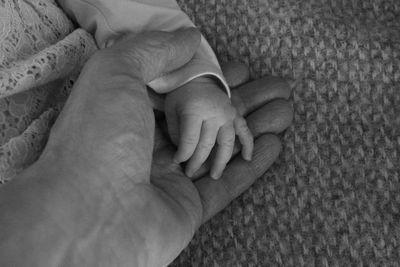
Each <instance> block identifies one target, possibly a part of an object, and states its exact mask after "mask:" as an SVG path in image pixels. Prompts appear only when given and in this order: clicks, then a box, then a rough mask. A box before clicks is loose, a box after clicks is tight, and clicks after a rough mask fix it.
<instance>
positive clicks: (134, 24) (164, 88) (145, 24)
mask: <svg viewBox="0 0 400 267" xmlns="http://www.w3.org/2000/svg"><path fill="white" fill-rule="evenodd" d="M59 3H60V4H61V6H62V7H63V8H64V10H65V11H66V12H67V13H68V14H69V15H70V17H72V18H74V19H75V20H76V21H77V23H78V24H79V25H80V26H81V27H82V28H84V29H85V30H87V31H88V32H90V33H92V34H93V35H94V36H95V39H96V41H97V44H98V45H99V47H105V46H107V45H108V44H110V43H112V40H113V39H114V38H116V37H117V36H119V35H120V34H123V33H126V32H130V33H134V34H137V33H140V32H148V31H168V32H171V31H174V30H177V29H180V28H187V27H193V26H194V25H193V23H192V22H191V20H190V19H189V17H188V16H187V15H186V14H185V13H184V12H182V10H181V9H180V7H179V6H178V4H177V3H176V1H175V0H113V1H110V0H59ZM203 75H210V76H214V77H215V78H217V79H218V80H219V81H220V82H221V84H222V85H223V86H224V88H225V89H226V92H227V94H228V95H230V92H229V87H228V85H227V83H226V82H225V79H224V77H223V75H222V71H221V68H220V66H219V64H218V60H217V58H216V56H215V54H214V52H213V50H212V49H211V47H210V45H209V44H208V43H207V41H206V40H205V39H204V37H202V39H201V44H200V47H199V49H198V51H197V53H196V54H195V56H194V57H193V59H192V60H191V61H190V62H189V63H187V64H186V65H185V66H184V67H182V68H180V69H178V70H176V71H174V72H172V73H168V74H166V75H164V76H163V77H161V78H158V79H156V80H154V81H152V82H150V84H149V86H150V87H151V88H153V89H154V90H155V91H156V92H157V93H167V92H169V91H171V90H173V89H176V88H178V87H180V86H181V85H183V84H185V83H187V82H188V81H190V80H192V79H194V78H196V77H199V76H203Z"/></svg>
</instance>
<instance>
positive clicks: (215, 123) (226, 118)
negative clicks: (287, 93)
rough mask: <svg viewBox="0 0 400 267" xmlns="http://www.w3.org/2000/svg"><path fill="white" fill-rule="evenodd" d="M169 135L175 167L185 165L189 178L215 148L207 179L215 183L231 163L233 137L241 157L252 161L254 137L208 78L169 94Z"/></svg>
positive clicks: (194, 81) (166, 102)
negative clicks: (175, 150)
mask: <svg viewBox="0 0 400 267" xmlns="http://www.w3.org/2000/svg"><path fill="white" fill-rule="evenodd" d="M165 113H166V118H167V124H168V132H169V134H170V137H171V139H172V141H173V142H174V143H175V144H177V145H178V151H177V152H176V154H175V156H174V160H175V162H177V163H181V162H184V161H187V160H189V159H190V160H189V161H188V162H187V165H186V171H185V172H186V175H187V176H189V177H191V176H192V175H193V174H194V173H195V172H196V171H197V170H198V169H199V168H200V167H201V165H202V164H203V163H204V162H205V161H206V159H207V158H208V156H209V155H210V152H211V150H212V149H213V147H214V145H215V144H217V145H218V146H217V148H216V154H215V158H214V162H213V164H212V167H211V171H210V176H211V177H212V178H214V179H218V178H219V177H220V176H221V174H222V172H223V170H224V169H225V167H226V164H227V163H228V161H229V160H230V158H231V156H232V152H233V148H234V144H235V134H236V135H238V137H239V141H240V143H241V144H242V156H243V158H244V159H246V160H251V155H252V153H253V135H252V134H251V132H250V130H249V128H248V127H247V124H246V121H245V119H244V118H243V117H242V116H240V115H239V114H238V113H237V111H236V109H235V108H234V107H233V106H232V105H231V101H230V99H229V97H228V95H227V94H226V93H225V92H224V91H223V90H222V89H221V88H219V86H218V85H217V83H216V82H215V81H213V80H212V79H210V78H205V77H200V78H196V79H195V80H192V81H191V82H189V83H187V84H185V85H183V86H182V87H180V88H178V89H176V90H174V91H172V92H170V93H169V94H168V95H167V96H166V99H165Z"/></svg>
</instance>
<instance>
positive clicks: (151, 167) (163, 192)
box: [0, 29, 292, 266]
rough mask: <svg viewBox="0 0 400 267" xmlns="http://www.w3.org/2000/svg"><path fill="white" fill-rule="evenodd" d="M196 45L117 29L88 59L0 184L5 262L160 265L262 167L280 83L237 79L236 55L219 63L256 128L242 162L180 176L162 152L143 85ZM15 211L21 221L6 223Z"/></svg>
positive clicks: (192, 35)
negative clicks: (30, 153) (35, 148)
mask: <svg viewBox="0 0 400 267" xmlns="http://www.w3.org/2000/svg"><path fill="white" fill-rule="evenodd" d="M199 42H200V35H199V33H198V32H197V31H196V30H193V29H189V30H183V31H177V32H175V33H161V32H153V33H146V34H141V35H139V36H135V37H134V38H133V37H132V36H129V35H128V36H126V37H125V38H123V39H121V40H119V41H118V42H117V43H116V44H115V45H114V46H112V47H111V48H108V49H105V50H102V51H100V52H99V53H98V54H96V55H95V56H94V57H93V58H92V59H91V60H90V61H89V62H88V64H87V65H86V66H85V68H84V70H83V71H82V73H81V76H80V78H79V79H78V81H77V83H76V84H75V87H74V89H73V91H72V93H71V95H70V97H69V99H68V101H67V103H66V105H65V107H64V109H63V111H62V113H61V114H60V116H59V118H58V120H57V121H56V124H55V125H54V127H53V130H52V132H51V135H50V138H49V141H48V144H47V146H46V148H45V151H44V153H43V155H42V156H41V158H40V159H39V160H38V162H37V163H35V164H34V165H33V166H32V167H31V168H29V169H28V170H27V171H26V172H25V173H23V174H22V175H21V177H19V178H17V179H15V181H16V182H11V183H9V184H8V185H7V186H4V187H2V188H1V189H0V190H1V192H0V207H2V205H1V204H2V203H13V209H10V210H3V213H2V214H3V216H2V217H1V218H0V224H1V225H3V226H4V227H6V228H7V229H8V231H6V232H7V233H5V235H6V236H3V240H4V242H3V243H0V251H2V252H1V254H0V259H2V260H1V261H2V262H3V263H5V266H9V265H12V266H24V264H28V265H31V266H36V265H37V266H71V265H72V266H165V265H167V264H168V263H170V262H171V261H172V260H173V259H174V258H175V257H176V256H178V255H179V253H180V252H181V251H182V250H183V249H184V248H185V247H186V245H187V244H188V243H189V241H190V240H191V238H192V237H193V235H194V232H195V231H196V230H197V229H198V227H199V226H200V225H201V224H202V223H204V222H205V221H207V220H208V219H209V218H211V217H212V216H213V215H215V214H216V213H217V212H219V211H220V210H222V209H223V208H224V207H226V206H227V205H228V204H229V203H230V202H231V201H232V200H233V199H235V198H236V197H237V196H239V195H240V194H241V193H242V192H243V191H245V190H246V189H247V188H248V187H249V186H251V184H253V182H254V181H255V180H256V179H257V178H259V177H260V176H262V175H263V173H264V172H265V171H266V170H267V169H268V168H269V167H270V165H271V164H272V163H273V162H274V161H275V159H276V158H277V156H278V155H279V152H280V149H281V144H280V141H279V139H278V138H277V137H276V135H275V134H277V133H279V132H281V131H283V130H284V129H285V128H286V127H288V125H289V124H290V122H291V119H292V110H291V106H290V104H289V102H288V100H287V99H288V98H289V95H290V90H289V87H288V86H287V84H286V83H285V82H283V81H282V80H280V79H277V78H263V79H261V80H257V81H254V82H251V83H246V82H247V79H248V71H247V69H246V68H245V67H243V65H238V64H227V65H224V72H225V75H226V77H227V80H228V81H231V82H230V83H231V85H232V87H237V88H236V89H234V90H233V92H232V93H233V97H232V101H233V104H234V105H235V106H236V107H237V109H238V110H239V112H240V113H241V115H243V116H245V117H246V120H247V123H248V126H249V128H250V129H251V131H252V133H253V135H254V136H255V137H256V139H255V145H254V153H253V159H252V160H251V161H245V160H243V159H242V158H241V157H240V155H238V156H236V157H234V158H233V159H232V161H231V162H230V163H229V164H228V166H227V168H226V169H225V171H224V173H223V174H222V177H221V178H220V179H219V180H217V181H215V180H213V179H211V178H210V177H209V176H208V175H207V170H208V169H209V164H207V163H206V164H204V165H203V167H202V168H201V169H200V170H199V171H198V172H197V173H196V175H195V180H190V179H189V178H188V177H186V176H185V174H184V173H183V169H182V166H180V165H178V164H176V163H174V162H173V161H172V158H173V154H174V152H175V151H176V148H175V147H174V146H173V145H172V143H171V142H170V141H169V139H168V138H167V137H166V136H165V134H164V133H163V132H162V131H161V129H162V127H156V125H163V124H165V123H163V121H162V118H160V119H159V121H158V123H157V124H156V123H155V119H154V113H153V110H152V108H151V105H150V101H149V99H148V95H147V92H146V87H145V84H146V83H147V82H148V81H150V80H152V79H154V78H156V77H158V76H159V75H161V74H162V73H165V72H168V71H172V70H173V69H176V68H179V67H180V66H182V65H183V64H185V63H186V62H187V61H188V60H189V59H190V58H191V56H192V55H193V54H194V53H195V51H196V50H197V47H198V45H199ZM230 77H234V79H231V78H230ZM235 151H236V152H235V153H236V154H237V153H238V149H236V150H235ZM26 188H29V189H28V190H27V189H26ZM32 203H33V204H32ZM60 211H61V212H60ZM24 220H25V221H26V220H28V221H29V225H28V226H29V227H25V224H23V223H15V222H20V221H24ZM24 227H25V228H24ZM42 228H44V229H45V231H46V235H43V234H42V233H43V232H42V231H41V230H40V229H42ZM38 229H39V230H38ZM8 233H10V234H8ZM16 233H18V234H16ZM7 244H18V247H16V248H14V247H13V246H9V245H7ZM21 251H24V257H18V255H20V253H21ZM49 255H51V257H49ZM25 258H26V259H28V260H29V262H23V260H24V259H25ZM7 264H9V265H7ZM2 265H3V264H2Z"/></svg>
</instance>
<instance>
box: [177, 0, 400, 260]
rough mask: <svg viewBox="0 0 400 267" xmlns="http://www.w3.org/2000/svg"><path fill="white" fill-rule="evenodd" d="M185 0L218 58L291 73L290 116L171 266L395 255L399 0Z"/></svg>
mask: <svg viewBox="0 0 400 267" xmlns="http://www.w3.org/2000/svg"><path fill="white" fill-rule="evenodd" d="M179 3H180V4H181V6H182V7H183V8H184V10H185V11H186V12H187V13H188V14H189V15H190V16H191V17H192V18H193V19H194V21H195V23H196V24H197V25H198V26H200V28H201V30H202V31H203V32H204V33H205V35H206V37H207V39H208V40H209V41H210V43H211V45H212V46H213V48H215V49H216V52H217V54H218V56H219V58H220V59H221V60H228V59H229V60H237V61H242V62H245V63H247V64H248V65H249V66H250V68H251V74H252V77H254V78H256V77H260V76H262V75H266V74H273V75H279V76H284V77H287V78H290V79H292V80H293V83H292V84H293V90H294V91H293V101H294V110H295V116H294V124H293V126H292V127H291V128H290V129H289V130H288V131H287V132H286V133H285V134H284V139H283V144H284V149H283V153H282V155H281V157H280V159H279V161H278V162H277V163H276V164H275V165H274V166H273V167H272V169H271V170H270V171H268V173H267V174H266V175H265V176H264V177H263V178H262V179H260V180H259V181H258V182H257V183H256V184H255V185H254V186H253V187H252V188H251V189H250V190H248V191H247V192H246V193H245V194H244V195H243V196H242V197H240V198H239V199H237V200H236V201H234V202H233V204H232V205H231V206H229V207H228V208H227V209H226V210H225V211H223V212H222V213H221V214H219V215H217V216H216V217H215V218H213V219H212V220H211V221H210V222H209V223H207V224H206V225H204V226H203V227H202V228H201V229H200V231H199V232H198V233H197V234H196V236H195V238H194V240H193V241H192V243H191V245H190V246H189V247H188V248H187V249H186V250H185V251H184V253H183V254H182V255H181V256H180V257H179V258H178V259H177V260H176V261H175V262H174V264H172V266H399V265H400V181H399V174H400V164H399V163H400V160H399V158H400V157H399V155H400V1H398V0H363V1H362V0H329V1H328V0H264V1H257V0H181V1H179Z"/></svg>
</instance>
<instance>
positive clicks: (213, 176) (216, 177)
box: [210, 173, 221, 180]
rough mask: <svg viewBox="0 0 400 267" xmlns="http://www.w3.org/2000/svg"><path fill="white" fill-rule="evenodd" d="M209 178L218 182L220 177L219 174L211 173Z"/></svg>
mask: <svg viewBox="0 0 400 267" xmlns="http://www.w3.org/2000/svg"><path fill="white" fill-rule="evenodd" d="M210 177H211V178H212V179H214V180H218V179H219V178H220V177H221V175H220V174H219V173H211V174H210Z"/></svg>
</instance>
